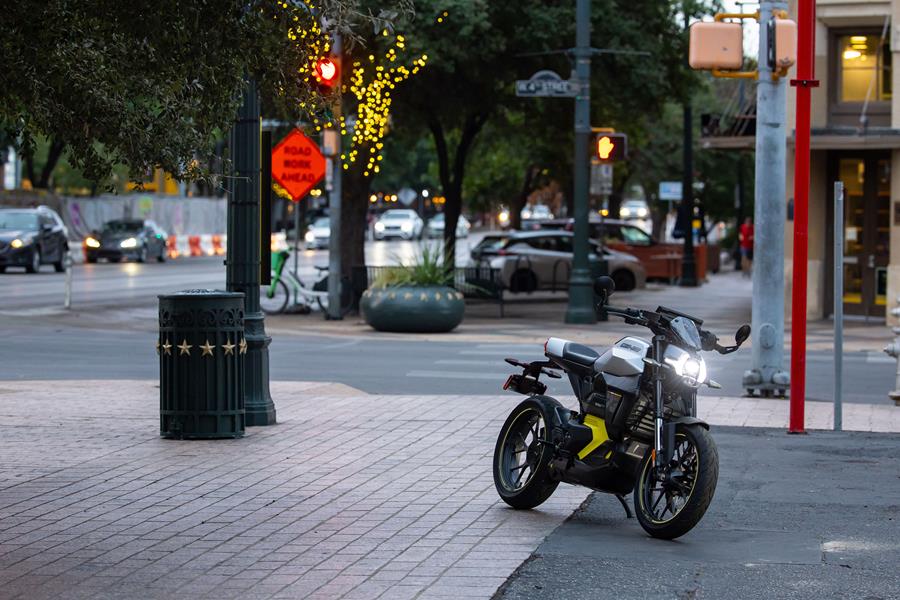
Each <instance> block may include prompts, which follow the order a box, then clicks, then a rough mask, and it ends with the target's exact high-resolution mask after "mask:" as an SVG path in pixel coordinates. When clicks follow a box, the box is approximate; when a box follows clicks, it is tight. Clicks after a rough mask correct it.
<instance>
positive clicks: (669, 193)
mask: <svg viewBox="0 0 900 600" xmlns="http://www.w3.org/2000/svg"><path fill="white" fill-rule="evenodd" d="M681 185H682V184H681V182H680V181H660V182H659V199H660V200H674V201H676V202H681Z"/></svg>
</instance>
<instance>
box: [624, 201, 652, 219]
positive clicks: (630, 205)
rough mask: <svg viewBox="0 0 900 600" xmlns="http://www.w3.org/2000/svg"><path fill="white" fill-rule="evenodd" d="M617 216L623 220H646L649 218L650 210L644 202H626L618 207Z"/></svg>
mask: <svg viewBox="0 0 900 600" xmlns="http://www.w3.org/2000/svg"><path fill="white" fill-rule="evenodd" d="M619 216H620V217H621V218H623V219H646V218H648V217H649V216H650V209H649V208H648V207H647V202H646V201H644V200H626V201H625V202H623V203H622V206H620V207H619Z"/></svg>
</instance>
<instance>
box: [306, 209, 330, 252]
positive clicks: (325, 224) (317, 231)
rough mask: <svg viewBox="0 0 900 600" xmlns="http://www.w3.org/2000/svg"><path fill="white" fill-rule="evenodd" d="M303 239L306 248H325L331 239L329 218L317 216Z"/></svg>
mask: <svg viewBox="0 0 900 600" xmlns="http://www.w3.org/2000/svg"><path fill="white" fill-rule="evenodd" d="M303 239H304V241H306V248H307V250H313V249H316V248H327V247H328V243H329V241H330V240H331V220H330V219H329V218H328V217H319V218H318V219H316V220H315V221H313V224H312V225H310V226H309V229H308V230H307V232H306V236H305V237H304V238H303Z"/></svg>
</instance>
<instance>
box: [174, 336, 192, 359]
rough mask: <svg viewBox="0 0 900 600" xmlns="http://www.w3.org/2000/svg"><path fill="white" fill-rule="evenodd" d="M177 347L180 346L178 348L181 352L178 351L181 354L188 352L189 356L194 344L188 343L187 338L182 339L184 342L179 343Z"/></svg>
mask: <svg viewBox="0 0 900 600" xmlns="http://www.w3.org/2000/svg"><path fill="white" fill-rule="evenodd" d="M176 348H178V350H179V352H178V354H179V355H181V354H187V355H188V356H190V355H191V348H193V346H191V345H190V344H188V343H187V340H186V339H185V340H182V342H181V343H180V344H178V346H176Z"/></svg>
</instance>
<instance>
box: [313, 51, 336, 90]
mask: <svg viewBox="0 0 900 600" xmlns="http://www.w3.org/2000/svg"><path fill="white" fill-rule="evenodd" d="M337 78H338V64H337V62H336V61H335V60H333V59H331V58H328V57H327V56H326V57H322V58H320V59H319V61H318V62H317V63H316V79H317V80H318V81H319V82H320V83H324V84H327V85H332V84H334V83H335V82H336V81H337Z"/></svg>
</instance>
